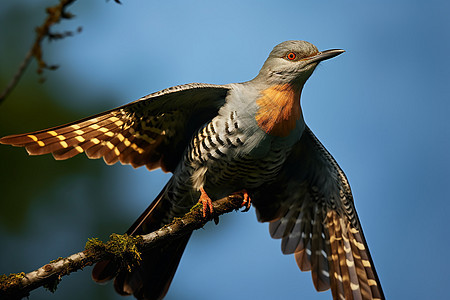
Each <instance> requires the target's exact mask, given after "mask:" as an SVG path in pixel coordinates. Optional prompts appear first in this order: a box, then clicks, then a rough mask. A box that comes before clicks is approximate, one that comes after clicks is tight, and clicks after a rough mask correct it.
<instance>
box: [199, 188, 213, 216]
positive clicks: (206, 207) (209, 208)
mask: <svg viewBox="0 0 450 300" xmlns="http://www.w3.org/2000/svg"><path fill="white" fill-rule="evenodd" d="M200 193H201V194H200V199H198V202H199V203H201V204H202V215H203V218H206V216H207V215H213V214H214V207H213V205H212V201H211V198H209V196H208V194H206V192H205V190H204V189H203V188H200Z"/></svg>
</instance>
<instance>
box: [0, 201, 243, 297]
mask: <svg viewBox="0 0 450 300" xmlns="http://www.w3.org/2000/svg"><path fill="white" fill-rule="evenodd" d="M242 200H243V197H242V196H240V195H232V196H229V197H225V198H222V199H220V200H217V201H214V202H213V207H214V216H210V217H208V218H204V217H203V216H202V206H201V205H196V206H194V207H193V208H192V209H191V211H190V212H189V213H187V214H186V215H184V216H183V217H182V218H177V219H175V220H173V221H172V223H170V224H168V225H166V226H164V227H162V228H161V229H158V230H156V231H154V232H151V233H149V234H146V235H142V236H128V235H117V234H112V235H111V236H110V240H109V241H108V242H107V243H103V242H101V241H99V240H98V239H96V238H94V239H89V240H88V242H87V243H86V246H85V250H84V251H82V252H79V253H76V254H73V255H71V256H69V257H66V258H58V259H56V260H54V261H51V262H50V263H48V264H46V265H45V266H43V267H41V268H39V269H37V270H35V271H33V272H30V273H28V274H25V273H23V272H22V273H16V274H11V275H9V276H7V275H1V276H0V298H1V299H15V300H16V299H21V298H24V297H27V296H29V293H30V291H32V290H34V289H37V288H38V287H41V286H43V287H44V288H46V289H48V290H50V291H52V292H53V291H55V290H56V287H57V285H58V283H59V282H60V281H61V279H62V277H63V276H65V275H69V274H70V273H72V272H75V271H78V270H81V269H83V268H84V267H87V266H92V265H93V264H95V263H96V262H98V261H100V260H104V259H113V260H115V261H117V262H119V263H120V264H121V266H122V268H128V269H129V270H130V269H131V268H132V267H133V266H135V265H137V264H139V261H140V253H142V252H145V251H146V250H149V249H151V248H154V247H158V246H160V245H161V244H163V243H165V242H167V241H168V240H171V239H176V238H178V237H180V236H183V235H185V234H187V233H190V232H192V231H193V230H196V229H199V228H202V227H203V226H204V225H205V224H206V223H207V222H208V221H210V220H212V219H214V220H215V221H216V224H217V222H218V216H219V215H222V214H225V213H228V212H231V211H233V210H238V209H239V208H241V207H242Z"/></svg>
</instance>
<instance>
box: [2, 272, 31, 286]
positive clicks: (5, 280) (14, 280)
mask: <svg viewBox="0 0 450 300" xmlns="http://www.w3.org/2000/svg"><path fill="white" fill-rule="evenodd" d="M23 278H25V273H24V272H21V273H13V274H9V275H8V276H7V275H0V291H5V290H6V289H8V288H10V287H12V286H14V287H16V288H20V283H21V281H22V279H23Z"/></svg>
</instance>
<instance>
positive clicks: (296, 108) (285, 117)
mask: <svg viewBox="0 0 450 300" xmlns="http://www.w3.org/2000/svg"><path fill="white" fill-rule="evenodd" d="M301 90H302V89H301V88H295V87H294V86H292V85H291V84H280V85H275V86H272V87H270V88H268V89H265V90H263V91H262V92H261V94H262V96H261V97H260V98H259V99H258V100H256V103H257V104H258V106H259V109H258V111H257V113H256V117H255V118H256V122H257V123H258V126H259V127H260V128H261V129H262V130H264V131H265V132H266V133H268V134H271V135H275V136H281V137H285V136H288V135H289V134H290V133H291V131H292V130H293V129H294V128H295V125H296V121H297V120H299V119H300V118H301V115H302V113H301V108H300V93H301Z"/></svg>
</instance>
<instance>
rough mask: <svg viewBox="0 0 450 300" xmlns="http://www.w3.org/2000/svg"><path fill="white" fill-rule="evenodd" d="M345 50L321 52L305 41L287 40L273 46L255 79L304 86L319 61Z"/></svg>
mask: <svg viewBox="0 0 450 300" xmlns="http://www.w3.org/2000/svg"><path fill="white" fill-rule="evenodd" d="M343 52H345V51H344V50H341V49H332V50H325V51H322V52H320V51H319V50H317V47H316V46H314V45H313V44H311V43H308V42H305V41H286V42H283V43H281V44H278V45H277V46H275V47H274V48H273V50H272V52H270V55H269V57H268V58H267V60H266V62H265V63H264V65H263V67H262V68H261V71H260V72H259V74H258V76H257V77H256V78H255V79H256V80H263V81H265V82H268V83H270V84H293V85H300V86H303V85H304V84H305V82H306V80H307V79H308V78H309V76H311V74H312V72H313V71H314V69H315V68H316V66H317V65H318V64H319V62H321V61H323V60H326V59H329V58H332V57H335V56H337V55H339V54H341V53H343Z"/></svg>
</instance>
